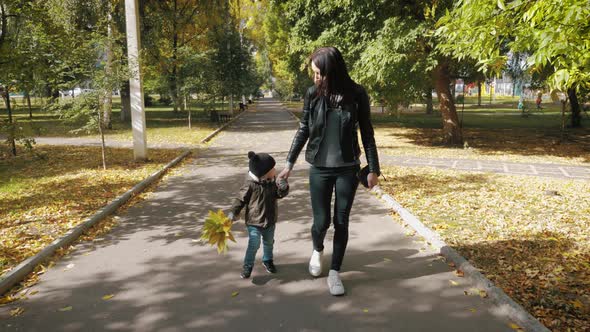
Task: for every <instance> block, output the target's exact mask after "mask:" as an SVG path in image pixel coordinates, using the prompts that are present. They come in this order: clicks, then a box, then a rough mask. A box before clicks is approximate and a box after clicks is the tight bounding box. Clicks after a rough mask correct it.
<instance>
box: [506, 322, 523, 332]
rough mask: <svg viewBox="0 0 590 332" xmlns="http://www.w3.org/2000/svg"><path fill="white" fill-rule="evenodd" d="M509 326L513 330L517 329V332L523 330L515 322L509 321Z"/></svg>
mask: <svg viewBox="0 0 590 332" xmlns="http://www.w3.org/2000/svg"><path fill="white" fill-rule="evenodd" d="M509 326H510V328H511V329H513V330H516V331H519V332H521V331H524V330H523V329H522V327H520V326H518V325H517V324H514V323H510V325H509Z"/></svg>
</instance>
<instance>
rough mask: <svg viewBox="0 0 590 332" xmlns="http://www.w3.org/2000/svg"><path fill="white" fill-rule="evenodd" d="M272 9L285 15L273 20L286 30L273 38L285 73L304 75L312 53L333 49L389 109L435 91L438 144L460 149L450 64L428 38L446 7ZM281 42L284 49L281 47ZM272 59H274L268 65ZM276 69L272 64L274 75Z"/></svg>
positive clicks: (350, 4) (324, 2)
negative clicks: (439, 131) (440, 131)
mask: <svg viewBox="0 0 590 332" xmlns="http://www.w3.org/2000/svg"><path fill="white" fill-rule="evenodd" d="M272 3H276V4H277V6H278V7H279V8H280V10H281V11H284V12H285V13H284V14H283V16H280V15H281V13H280V12H279V13H277V14H276V15H277V18H278V19H279V20H283V21H284V22H286V24H287V26H286V27H283V28H281V29H282V30H286V31H285V32H284V33H282V34H281V35H279V36H278V37H281V38H282V39H280V38H275V40H277V41H280V43H279V46H280V47H279V50H280V51H282V50H285V49H286V50H287V55H288V56H287V57H286V58H287V60H282V61H281V62H279V63H285V62H286V66H285V67H287V69H286V71H287V72H290V73H291V74H292V75H298V74H301V73H304V72H305V66H306V65H307V61H308V59H307V57H308V56H309V54H310V53H311V52H312V51H313V50H314V49H315V48H317V47H319V46H325V45H333V46H337V47H338V48H339V49H340V50H341V51H342V53H343V55H344V57H345V58H346V61H347V63H348V65H349V66H350V68H351V75H352V77H353V78H354V79H356V80H357V81H359V82H361V83H363V84H364V85H366V86H367V87H368V88H369V93H370V94H371V95H373V96H375V95H376V96H378V97H380V98H383V99H385V100H386V102H387V103H388V104H390V105H391V106H397V105H398V104H400V103H402V104H404V103H409V102H411V101H414V100H416V99H422V98H425V97H427V96H428V94H429V93H426V94H425V91H426V90H429V89H431V88H432V87H434V88H435V89H436V91H437V94H438V97H439V108H440V110H441V114H442V124H443V135H444V136H443V140H444V142H445V143H447V144H452V145H459V144H462V142H463V139H462V134H461V128H460V126H459V122H458V117H457V112H456V109H455V104H454V100H453V96H452V94H451V91H450V83H451V79H452V78H453V77H454V73H453V68H454V67H455V62H454V61H453V59H451V58H450V57H447V56H444V55H441V54H440V53H438V52H437V51H436V43H437V42H438V41H437V39H436V38H434V35H433V32H434V29H435V23H436V21H437V19H438V17H440V16H441V15H442V13H444V11H445V9H447V8H450V5H451V1H419V2H407V1H401V0H398V1H382V2H377V3H375V2H366V1H362V0H349V1H337V0H321V1H318V2H317V3H316V4H315V5H314V9H313V10H310V9H309V3H308V2H307V1H304V0H287V1H274V2H272ZM283 24H285V23H283ZM281 29H280V30H281ZM285 38H286V39H287V43H284V42H283V40H284V39H285ZM271 53H272V52H271ZM278 54H279V57H281V55H280V52H278ZM274 57H277V55H274V54H273V55H272V56H271V59H273V58H274ZM276 69H277V68H276V66H275V63H274V62H273V73H276ZM281 69H282V68H281ZM429 91H430V90H429ZM423 96H424V97H423ZM425 99H426V98H425ZM426 102H428V101H427V100H426Z"/></svg>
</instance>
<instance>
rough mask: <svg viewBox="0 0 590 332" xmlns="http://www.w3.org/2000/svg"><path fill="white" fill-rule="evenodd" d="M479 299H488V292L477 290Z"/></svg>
mask: <svg viewBox="0 0 590 332" xmlns="http://www.w3.org/2000/svg"><path fill="white" fill-rule="evenodd" d="M479 297H481V298H482V299H485V298H486V297H488V292H486V291H485V290H483V289H480V290H479Z"/></svg>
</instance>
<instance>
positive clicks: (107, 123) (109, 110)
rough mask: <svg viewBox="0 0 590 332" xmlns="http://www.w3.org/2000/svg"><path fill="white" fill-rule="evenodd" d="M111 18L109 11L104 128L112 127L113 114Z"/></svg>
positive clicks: (103, 107)
mask: <svg viewBox="0 0 590 332" xmlns="http://www.w3.org/2000/svg"><path fill="white" fill-rule="evenodd" d="M112 21H113V18H112V15H111V13H110V12H109V13H108V15H107V43H106V50H105V51H106V56H107V59H106V65H105V67H104V71H105V75H106V77H107V82H108V84H107V85H106V88H105V89H104V90H105V91H104V95H103V105H102V111H103V119H102V121H103V124H104V127H103V128H105V129H113V121H112V114H113V89H112V86H111V84H110V80H111V76H112V75H113V42H112V38H113V22H112Z"/></svg>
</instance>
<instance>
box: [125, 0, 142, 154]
mask: <svg viewBox="0 0 590 332" xmlns="http://www.w3.org/2000/svg"><path fill="white" fill-rule="evenodd" d="M125 22H126V27H127V58H128V61H129V72H130V73H131V77H130V78H129V90H130V97H131V98H130V99H131V128H132V131H133V157H134V159H135V160H136V161H145V160H147V139H146V126H145V107H144V104H143V86H142V81H141V72H140V67H139V38H140V32H139V14H138V0H125Z"/></svg>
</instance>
